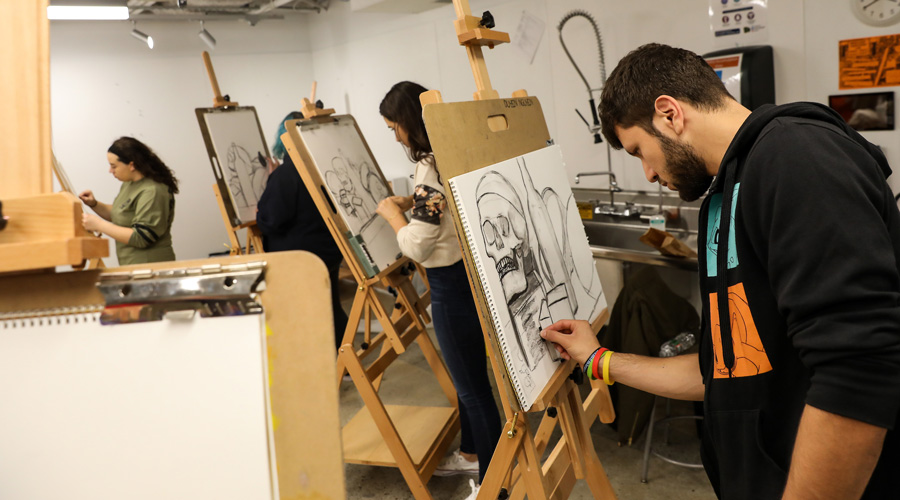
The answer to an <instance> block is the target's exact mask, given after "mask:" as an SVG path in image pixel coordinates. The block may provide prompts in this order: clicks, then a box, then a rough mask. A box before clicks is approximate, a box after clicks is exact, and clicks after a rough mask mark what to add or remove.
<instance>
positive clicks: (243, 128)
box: [203, 109, 269, 222]
mask: <svg viewBox="0 0 900 500" xmlns="http://www.w3.org/2000/svg"><path fill="white" fill-rule="evenodd" d="M203 116H204V119H205V120H206V127H207V130H208V131H209V137H210V139H211V140H212V143H213V147H214V149H215V151H216V157H217V158H218V160H219V168H220V169H221V171H222V176H223V177H224V178H225V183H226V184H227V185H228V190H229V195H230V196H231V199H232V202H233V205H234V208H235V210H236V212H237V214H238V217H240V219H241V221H243V222H247V221H254V220H256V204H257V202H258V201H259V197H260V196H262V193H263V191H264V190H265V188H266V181H267V180H268V179H269V171H268V168H267V165H266V164H265V163H264V160H260V155H262V156H263V158H265V157H268V156H269V153H268V151H267V150H266V143H265V139H264V138H263V136H262V132H261V131H260V129H259V122H258V121H257V119H256V112H255V111H254V110H252V109H237V110H234V111H222V112H213V113H206V114H204V115H203Z"/></svg>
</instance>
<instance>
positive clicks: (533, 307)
mask: <svg viewBox="0 0 900 500" xmlns="http://www.w3.org/2000/svg"><path fill="white" fill-rule="evenodd" d="M475 198H476V200H477V206H478V216H479V221H480V224H481V231H482V237H483V238H484V244H485V247H486V252H487V254H488V256H490V258H491V260H493V261H494V267H495V269H496V271H497V275H498V276H499V277H500V284H501V286H502V288H503V295H504V297H505V299H506V303H507V306H508V307H509V313H510V316H511V317H512V320H513V331H514V332H515V336H516V343H517V345H518V347H519V351H520V352H519V357H520V358H521V359H522V360H523V361H524V362H525V364H526V365H527V367H528V369H534V367H535V366H536V365H537V363H538V362H539V361H540V360H541V358H543V357H544V355H545V354H547V347H546V344H545V343H544V342H543V340H542V339H541V336H540V333H541V318H542V317H543V316H547V312H546V300H545V296H544V292H543V289H542V288H541V282H540V280H541V277H540V275H539V274H538V273H537V267H536V265H535V261H534V254H535V252H534V250H535V247H536V245H535V244H534V243H532V241H531V238H529V231H528V222H527V221H526V219H525V217H526V212H525V210H524V209H523V206H522V201H521V200H520V198H519V195H518V193H517V192H516V190H515V188H514V187H513V186H512V184H510V182H509V181H508V180H507V179H506V178H505V177H504V176H503V175H501V174H499V173H497V172H495V171H491V172H488V173H487V174H485V175H484V176H483V177H482V178H481V180H480V181H479V182H478V186H477V188H476V190H475Z"/></svg>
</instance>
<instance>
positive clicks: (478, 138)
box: [420, 0, 615, 500]
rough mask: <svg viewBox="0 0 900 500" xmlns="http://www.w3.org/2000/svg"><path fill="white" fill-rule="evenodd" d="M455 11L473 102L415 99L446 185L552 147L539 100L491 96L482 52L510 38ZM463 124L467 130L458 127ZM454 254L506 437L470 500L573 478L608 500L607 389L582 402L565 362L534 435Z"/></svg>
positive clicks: (537, 491)
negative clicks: (599, 428)
mask: <svg viewBox="0 0 900 500" xmlns="http://www.w3.org/2000/svg"><path fill="white" fill-rule="evenodd" d="M453 5H454V7H455V9H456V14H457V17H458V18H457V20H456V21H455V27H456V33H457V37H458V40H459V43H460V45H464V46H465V47H466V52H467V53H468V56H469V63H470V65H471V67H472V72H473V75H474V77H475V83H476V86H477V91H476V92H475V94H474V98H475V101H472V102H462V103H453V104H444V103H442V99H441V96H440V92H438V91H435V90H432V91H429V92H426V93H424V94H422V96H421V97H420V100H421V102H422V105H423V108H424V109H423V116H424V119H425V124H426V128H427V129H428V132H429V134H428V135H429V138H430V140H431V144H432V147H433V148H434V154H435V159H436V160H437V161H436V163H437V168H438V170H439V171H440V173H441V175H442V176H443V178H444V179H450V178H452V177H455V176H457V175H460V174H463V173H466V172H470V171H472V170H476V169H478V168H481V167H484V166H487V165H492V164H494V163H498V162H500V161H503V160H507V159H509V158H513V157H515V156H519V155H522V154H525V153H528V152H531V151H535V150H537V149H541V148H543V147H546V146H547V144H548V141H549V139H550V134H549V132H548V130H547V125H546V122H545V120H544V116H543V112H542V111H541V106H540V102H539V101H538V100H537V98H534V97H529V96H528V95H527V93H526V92H525V91H524V90H517V91H516V92H514V93H513V98H512V99H500V98H499V94H498V92H497V91H496V90H494V89H492V88H491V83H490V77H489V76H488V73H487V67H486V65H485V62H484V56H483V53H482V46H484V45H487V46H488V47H490V48H493V46H494V45H496V44H499V43H503V42H508V41H509V36H508V35H507V34H505V33H499V32H494V31H492V30H490V29H487V28H484V27H483V26H482V19H480V18H477V17H474V16H472V15H470V10H469V5H468V1H467V0H453ZM463 123H464V124H466V126H467V128H463V127H460V126H459V125H460V124H463ZM448 201H449V204H450V207H451V209H452V210H451V212H452V213H454V214H458V210H457V207H456V204H455V200H454V199H453V197H449V198H448ZM454 222H455V224H456V226H457V234H458V235H461V234H465V233H464V230H463V228H462V227H461V225H460V218H459V217H458V216H456V217H454ZM460 246H461V247H462V250H463V257H464V260H465V264H466V271H467V272H468V274H469V283H470V285H471V287H472V292H473V295H474V296H475V303H476V305H477V306H478V309H479V311H480V312H481V314H480V315H479V316H480V318H481V325H482V328H483V330H484V332H485V340H486V342H487V344H488V345H489V346H490V349H489V353H490V358H491V366H492V368H493V370H494V377H495V378H496V380H497V383H498V386H499V387H500V388H501V391H502V392H503V395H504V397H503V398H501V400H502V403H503V411H504V413H505V415H506V420H507V421H506V425H505V427H504V430H505V434H504V437H501V440H500V442H499V443H498V445H497V448H496V450H495V452H494V458H493V459H492V460H491V465H490V467H489V468H488V471H487V474H486V475H485V478H484V481H483V482H482V486H481V489H480V490H479V493H478V498H479V499H494V498H498V495H500V493H501V489H502V488H508V493H510V494H511V496H510V498H514V499H520V498H523V497H524V496H525V495H527V496H528V498H529V499H531V500H545V499H551V498H553V499H556V498H567V497H568V496H569V494H570V493H571V491H572V488H573V486H574V483H575V480H576V479H584V480H586V481H587V483H588V486H589V487H590V490H591V492H592V493H593V495H594V497H595V498H603V499H611V498H615V493H614V492H613V490H612V487H611V485H610V483H609V479H608V478H607V476H606V473H605V472H604V470H603V466H602V465H601V464H600V459H599V458H598V457H597V453H596V451H595V450H594V446H593V443H592V441H591V438H590V433H589V428H590V425H591V423H592V422H593V421H594V419H595V418H597V417H598V416H599V417H600V420H601V421H602V422H611V421H612V420H613V419H614V418H615V415H614V413H613V409H612V402H611V401H610V398H609V392H608V390H607V388H606V386H605V385H604V384H603V383H602V382H597V381H594V382H592V389H591V392H590V395H589V396H588V398H587V400H586V401H582V399H581V395H580V393H579V391H578V390H577V388H576V387H575V384H574V383H573V381H572V380H571V379H570V377H569V375H570V374H572V373H573V370H580V369H581V368H580V367H578V366H577V365H576V364H575V362H574V361H571V360H570V361H568V362H565V363H563V364H561V365H560V367H559V368H558V369H557V371H556V373H555V374H554V375H553V377H552V378H551V380H550V382H549V383H548V384H547V386H546V387H545V388H544V390H543V392H542V393H541V395H540V396H539V397H538V400H537V401H536V402H535V403H534V405H533V406H532V408H531V409H530V410H529V411H544V410H546V413H545V415H544V417H543V419H542V421H541V424H540V426H539V427H538V430H537V432H532V430H531V429H530V428H529V426H528V423H527V421H526V418H525V414H524V412H522V411H521V410H520V406H519V403H518V399H517V397H516V394H515V391H514V389H513V388H512V385H511V381H510V379H509V376H508V374H507V372H506V367H505V365H504V362H503V357H502V355H501V354H500V350H499V346H498V345H497V344H496V343H495V341H494V340H492V339H496V338H497V335H496V332H495V331H494V326H493V324H492V322H491V321H490V319H489V318H490V313H489V311H490V308H489V306H488V303H487V300H486V297H485V295H484V293H483V291H482V289H481V285H480V280H479V278H478V276H477V270H476V267H475V265H474V262H473V258H472V253H471V251H470V250H469V248H468V245H467V243H466V241H465V239H464V238H460ZM607 318H608V312H606V311H604V313H603V314H601V315H600V317H599V318H597V320H596V321H595V323H594V325H593V326H594V328H595V331H596V330H599V328H600V326H601V325H602V324H603V323H605V322H606V319H607ZM557 422H558V423H559V425H560V426H561V428H562V437H561V438H560V440H559V442H558V443H557V445H556V447H555V448H554V449H553V451H552V452H551V453H550V455H549V457H548V458H547V460H546V461H545V462H544V463H543V464H542V463H541V457H542V456H543V453H544V451H545V449H546V447H547V445H548V439H549V436H550V434H551V432H552V431H553V429H554V427H555V426H556V424H557ZM517 462H518V464H517Z"/></svg>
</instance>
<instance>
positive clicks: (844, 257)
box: [699, 103, 900, 500]
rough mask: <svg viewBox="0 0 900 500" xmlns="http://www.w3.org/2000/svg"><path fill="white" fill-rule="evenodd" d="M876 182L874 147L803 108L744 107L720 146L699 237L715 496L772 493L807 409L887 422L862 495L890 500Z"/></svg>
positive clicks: (893, 209)
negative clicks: (725, 218)
mask: <svg viewBox="0 0 900 500" xmlns="http://www.w3.org/2000/svg"><path fill="white" fill-rule="evenodd" d="M889 174H890V168H889V167H888V165H887V160H885V157H884V155H883V154H882V153H881V151H880V150H878V148H876V147H875V146H873V145H872V144H870V143H869V142H867V141H866V140H865V139H863V138H862V136H860V135H859V134H858V133H857V132H856V131H854V130H852V129H850V128H849V127H848V126H847V125H846V123H844V121H843V120H842V119H841V118H840V116H839V115H837V114H836V113H835V112H834V111H832V110H830V109H829V108H826V107H824V106H822V105H819V104H814V103H795V104H788V105H784V106H772V105H766V106H762V107H760V108H759V109H758V110H757V111H754V112H753V113H752V114H751V115H750V117H749V118H747V120H746V121H745V122H744V124H743V125H742V126H741V128H740V130H738V132H737V134H736V135H735V137H734V139H733V140H732V142H731V145H730V146H729V148H728V151H727V152H726V153H725V157H724V158H723V159H722V164H721V165H720V167H719V172H718V175H717V176H716V180H715V182H714V184H713V186H712V188H711V189H710V194H709V195H708V196H707V198H706V200H705V201H704V203H703V207H702V209H701V212H700V228H701V229H700V240H699V247H700V250H701V251H700V252H699V253H700V283H701V290H702V294H701V296H702V297H703V307H704V313H703V321H704V332H703V335H702V336H701V346H700V347H701V352H700V369H701V372H702V374H703V380H704V383H705V385H706V397H705V400H706V409H705V417H706V418H705V422H706V426H705V431H704V436H703V437H704V443H703V459H704V465H705V466H706V470H707V472H708V474H709V477H710V480H711V481H712V484H713V487H714V488H715V490H716V493H717V494H718V495H719V497H720V498H723V499H726V500H735V499H748V500H749V499H753V500H765V499H779V498H781V493H782V492H783V490H784V486H785V482H786V480H787V471H788V470H789V468H790V460H791V454H792V451H793V447H794V440H795V438H796V435H797V427H798V424H799V422H800V417H801V413H802V411H803V408H804V405H807V404H809V405H811V406H814V407H816V408H819V409H821V410H824V411H827V412H830V413H835V414H838V415H842V416H845V417H849V418H853V419H856V420H860V421H863V422H867V423H870V424H873V425H877V426H879V427H884V428H888V429H892V430H891V431H889V432H888V437H887V439H886V441H885V445H884V449H883V450H882V455H881V459H880V461H879V464H878V467H877V468H876V470H875V473H874V474H873V476H872V480H871V481H870V482H869V487H868V489H867V490H866V495H865V496H864V497H863V498H865V499H882V498H884V499H887V498H891V499H896V498H900V438H898V431H900V429H898V426H900V264H898V263H900V212H898V210H897V205H896V203H895V201H894V197H893V194H892V193H891V190H890V188H889V187H888V185H887V183H886V182H885V178H886V177H887V176H888V175H889ZM723 193H731V196H727V197H723ZM723 204H724V207H723V206H722V205H723ZM723 208H724V210H723ZM722 213H730V214H731V217H730V221H731V223H730V224H725V225H723V226H722V227H721V229H720V228H719V219H720V215H721V214H722ZM726 241H727V242H728V246H727V248H726V247H725V245H724V243H725V242H726ZM720 250H721V251H720ZM726 288H727V290H728V292H727V293H725V290H726ZM719 310H722V311H727V312H728V314H727V316H726V317H730V321H726V322H723V327H724V328H721V329H720V328H719V324H720V322H719V314H718V311H719Z"/></svg>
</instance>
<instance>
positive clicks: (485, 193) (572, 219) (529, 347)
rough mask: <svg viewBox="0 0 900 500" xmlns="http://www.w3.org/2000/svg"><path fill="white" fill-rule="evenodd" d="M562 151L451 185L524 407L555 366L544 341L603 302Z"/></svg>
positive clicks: (502, 165)
mask: <svg viewBox="0 0 900 500" xmlns="http://www.w3.org/2000/svg"><path fill="white" fill-rule="evenodd" d="M565 172H566V169H565V164H564V162H563V158H562V154H561V152H560V149H559V146H550V147H547V148H544V149H541V150H538V151H535V152H532V153H528V154H526V155H523V156H519V157H516V158H512V159H510V160H506V161H503V162H501V163H497V164H495V165H491V166H488V167H484V168H481V169H478V170H475V171H472V172H469V173H467V174H463V175H459V176H457V177H454V178H452V179H450V181H449V184H450V189H451V192H452V193H453V196H454V199H455V200H456V204H457V209H458V211H459V216H460V218H461V223H462V225H463V227H464V228H465V232H466V239H467V240H468V245H469V248H470V249H471V252H472V255H473V259H474V261H475V263H476V265H477V267H478V268H479V278H480V280H481V286H482V289H483V290H484V294H485V296H486V298H487V300H488V304H489V305H490V307H491V315H492V320H493V323H494V330H495V331H496V332H497V336H498V341H499V344H500V346H501V349H502V351H503V356H504V360H505V363H506V366H507V369H508V370H509V373H510V375H511V377H512V378H513V384H514V385H515V388H516V393H517V395H518V397H519V402H520V404H521V405H522V408H523V409H525V410H527V409H528V408H530V407H531V405H532V404H533V402H534V400H535V399H536V398H537V396H538V395H540V393H541V391H542V390H543V389H544V386H545V385H546V384H547V382H548V381H549V379H550V377H551V376H552V375H553V373H554V372H555V371H556V368H557V366H559V365H558V363H557V362H556V361H554V359H553V358H554V356H552V355H551V352H550V350H551V349H553V347H552V346H550V345H549V343H548V342H545V341H544V340H543V339H542V338H541V337H540V332H541V330H543V329H544V328H546V327H547V326H550V325H551V324H553V323H555V322H556V321H559V320H561V319H572V318H575V319H584V320H588V321H593V320H594V319H596V318H597V316H598V315H599V314H600V313H601V312H602V311H603V309H604V308H606V296H605V295H604V294H603V290H602V288H601V286H600V278H599V276H598V275H597V270H596V268H595V267H594V260H593V256H592V254H591V250H590V247H589V245H588V241H587V236H586V235H585V232H584V226H583V225H582V223H581V218H580V217H579V214H578V208H577V207H576V206H575V198H574V196H573V195H572V190H571V188H570V187H569V184H568V181H567V178H568V176H566V175H565Z"/></svg>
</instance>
